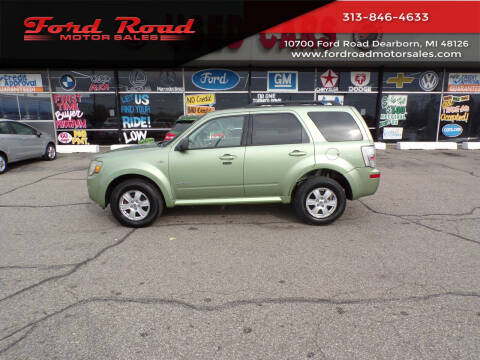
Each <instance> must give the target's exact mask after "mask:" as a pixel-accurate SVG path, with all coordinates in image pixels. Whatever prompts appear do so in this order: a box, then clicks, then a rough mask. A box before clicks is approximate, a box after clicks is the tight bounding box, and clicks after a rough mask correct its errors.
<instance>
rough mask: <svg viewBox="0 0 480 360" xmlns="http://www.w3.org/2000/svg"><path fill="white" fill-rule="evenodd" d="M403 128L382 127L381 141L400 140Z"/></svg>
mask: <svg viewBox="0 0 480 360" xmlns="http://www.w3.org/2000/svg"><path fill="white" fill-rule="evenodd" d="M402 136H403V127H384V128H383V140H402Z"/></svg>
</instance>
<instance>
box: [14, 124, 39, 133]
mask: <svg viewBox="0 0 480 360" xmlns="http://www.w3.org/2000/svg"><path fill="white" fill-rule="evenodd" d="M10 126H11V127H12V128H13V131H14V132H15V133H16V134H18V135H35V130H34V129H33V128H31V127H30V126H27V125H24V124H19V123H16V122H11V123H10Z"/></svg>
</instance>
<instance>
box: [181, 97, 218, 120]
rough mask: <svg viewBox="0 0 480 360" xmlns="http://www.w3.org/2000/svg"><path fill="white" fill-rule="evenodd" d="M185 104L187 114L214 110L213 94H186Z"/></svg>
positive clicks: (200, 113) (201, 113)
mask: <svg viewBox="0 0 480 360" xmlns="http://www.w3.org/2000/svg"><path fill="white" fill-rule="evenodd" d="M185 104H186V106H187V114H188V115H203V114H206V113H208V112H211V111H213V110H215V107H214V105H215V94H213V93H210V94H196V95H186V96H185Z"/></svg>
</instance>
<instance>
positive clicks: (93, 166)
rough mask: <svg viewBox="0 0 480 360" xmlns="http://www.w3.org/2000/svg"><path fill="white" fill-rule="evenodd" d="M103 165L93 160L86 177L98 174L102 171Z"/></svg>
mask: <svg viewBox="0 0 480 360" xmlns="http://www.w3.org/2000/svg"><path fill="white" fill-rule="evenodd" d="M102 165H103V163H102V162H101V161H96V160H93V161H92V162H91V163H90V167H89V168H88V176H92V175H93V174H98V173H99V172H100V170H102Z"/></svg>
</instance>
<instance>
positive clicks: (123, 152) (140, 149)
mask: <svg viewBox="0 0 480 360" xmlns="http://www.w3.org/2000/svg"><path fill="white" fill-rule="evenodd" d="M166 149H168V147H160V146H158V143H148V144H141V145H133V146H125V147H123V148H119V149H115V150H111V151H107V152H104V153H103V154H99V156H98V157H96V159H99V160H101V159H108V158H113V157H126V156H128V157H130V156H132V155H133V156H137V155H140V154H142V153H146V152H151V151H157V152H163V151H164V150H166Z"/></svg>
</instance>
